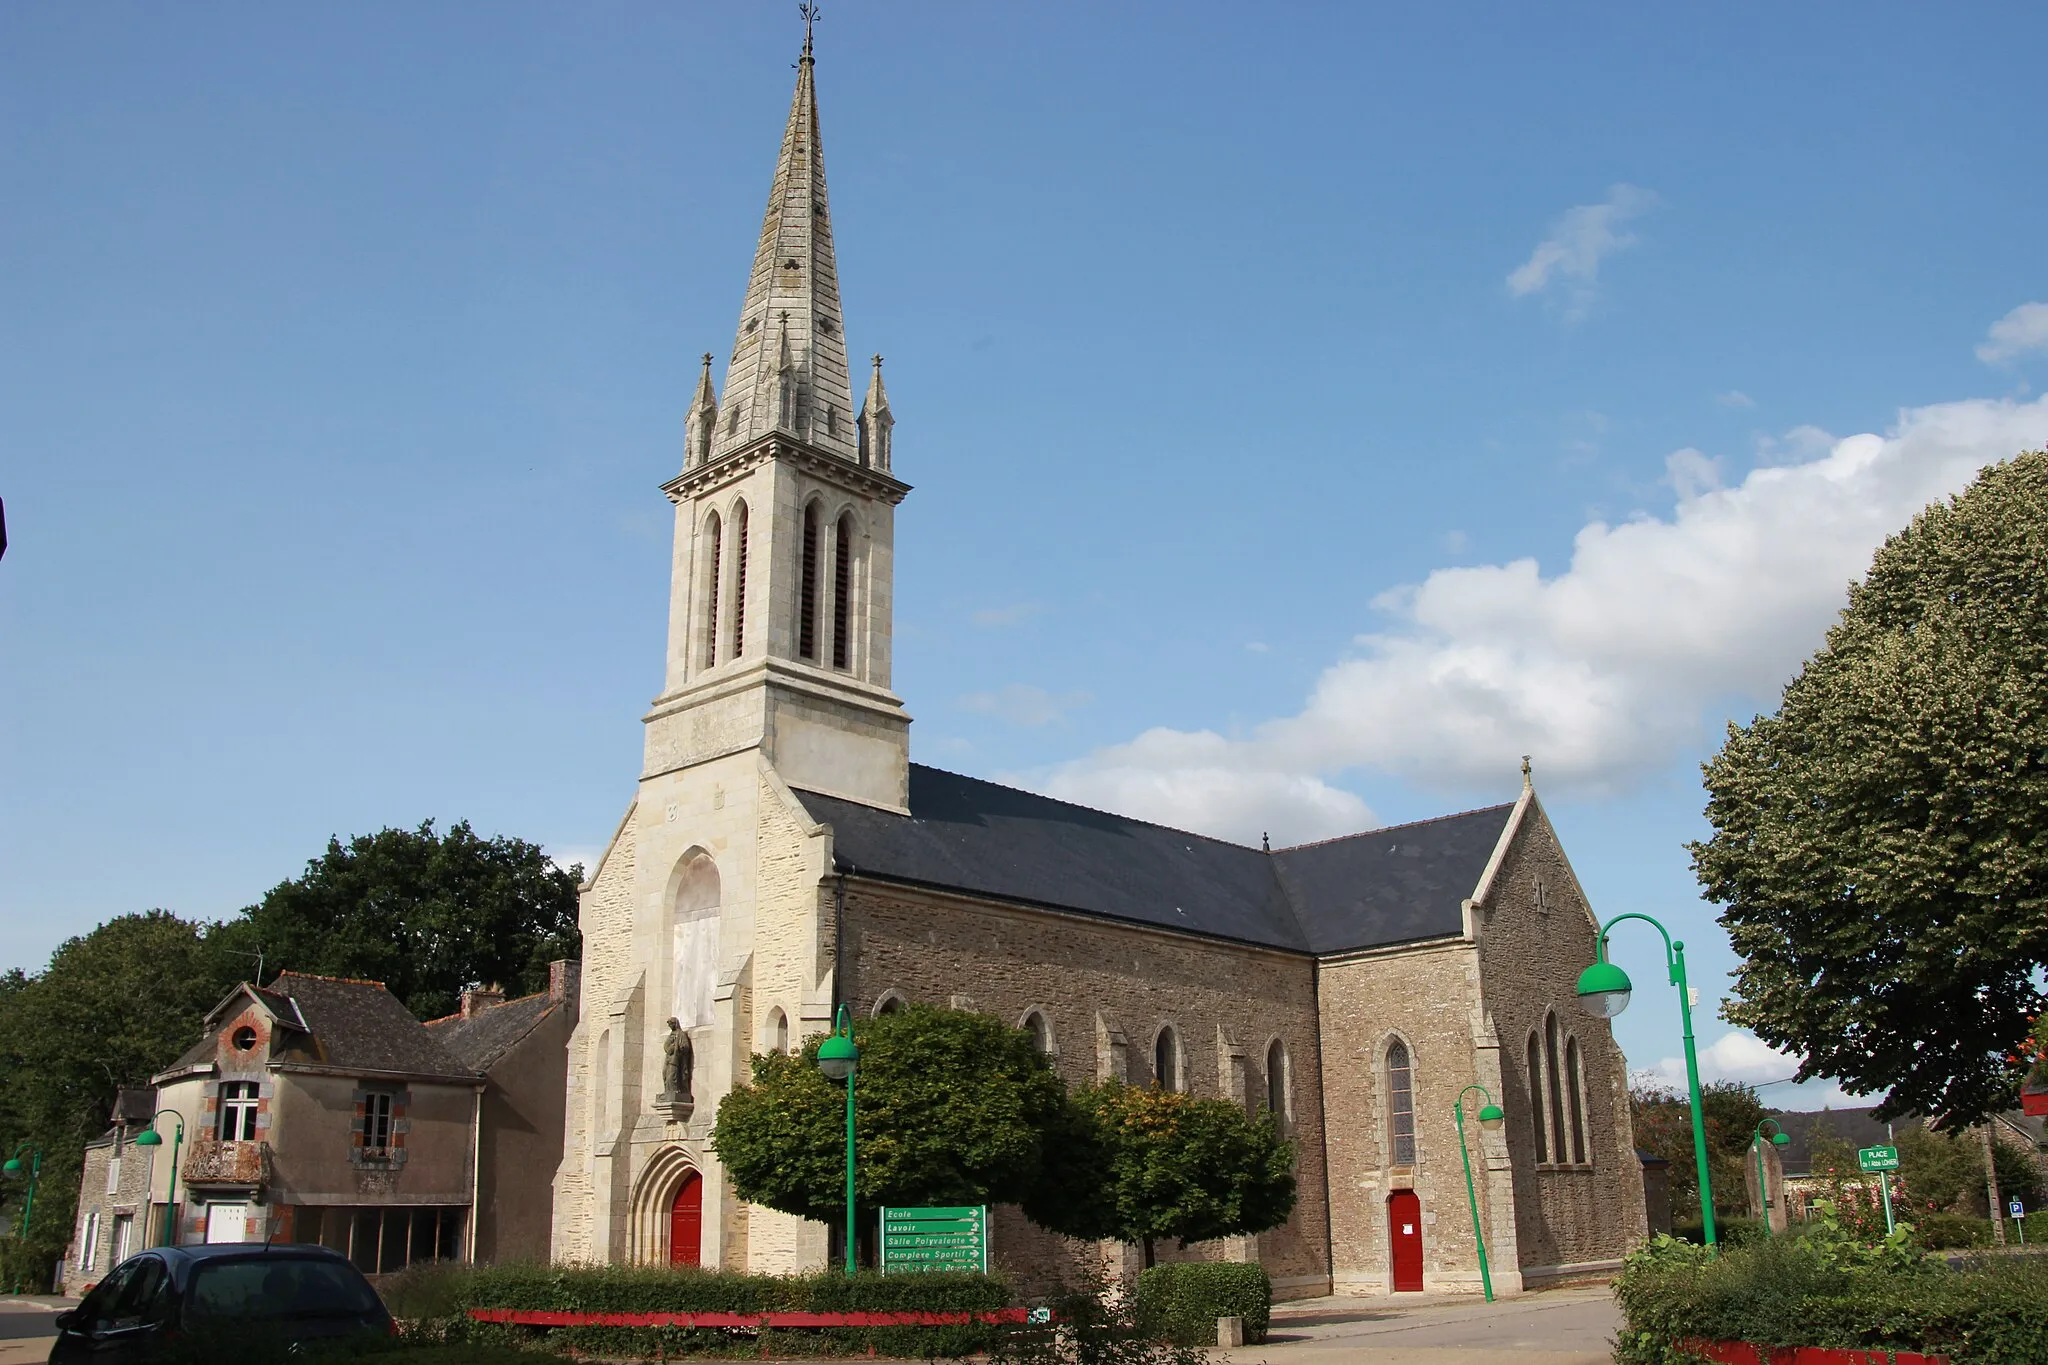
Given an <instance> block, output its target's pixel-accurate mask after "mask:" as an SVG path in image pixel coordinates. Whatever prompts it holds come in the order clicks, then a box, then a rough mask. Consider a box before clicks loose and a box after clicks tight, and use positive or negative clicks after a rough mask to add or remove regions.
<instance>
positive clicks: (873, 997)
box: [846, 878, 1329, 1297]
mask: <svg viewBox="0 0 2048 1365" xmlns="http://www.w3.org/2000/svg"><path fill="white" fill-rule="evenodd" d="M846 926H847V933H848V936H849V943H848V945H847V946H848V950H849V951H848V959H849V968H848V981H847V987H848V996H849V998H850V999H852V1000H853V1001H855V1002H856V1008H857V1009H859V1010H861V1011H862V1012H864V1013H867V1012H872V1011H873V1010H874V1008H875V1007H876V1006H877V1004H879V1003H880V1001H881V1000H882V999H883V998H884V997H885V996H887V995H890V994H895V995H899V996H901V997H903V998H905V999H908V1000H921V1001H928V1002H931V1003H934V1004H940V1005H948V1004H951V1005H958V1006H960V1007H963V1008H973V1009H978V1010H983V1011H986V1012H988V1013H990V1014H993V1015H995V1016H996V1017H998V1018H1000V1019H1002V1020H1003V1021H1004V1022H1006V1023H1012V1024H1015V1023H1019V1022H1021V1021H1022V1020H1023V1018H1024V1017H1025V1015H1026V1014H1027V1013H1029V1012H1031V1011H1033V1010H1036V1011H1038V1012H1039V1013H1041V1014H1042V1015H1043V1016H1044V1017H1045V1019H1046V1020H1047V1022H1048V1023H1049V1024H1050V1025H1051V1028H1052V1034H1053V1045H1054V1050H1055V1053H1056V1059H1057V1061H1056V1064H1057V1066H1058V1068H1059V1071H1060V1073H1061V1074H1062V1075H1063V1076H1065V1077H1066V1079H1067V1082H1068V1084H1069V1085H1078V1084H1082V1083H1085V1082H1092V1081H1095V1080H1097V1079H1099V1078H1100V1077H1102V1076H1103V1075H1105V1074H1108V1073H1109V1072H1111V1071H1112V1070H1114V1069H1116V1068H1118V1067H1119V1066H1120V1067H1121V1068H1122V1069H1123V1074H1124V1075H1125V1077H1126V1078H1127V1079H1129V1080H1131V1081H1133V1082H1136V1083H1144V1082H1146V1081H1148V1080H1150V1078H1151V1071H1152V1059H1153V1055H1154V1054H1153V1048H1154V1042H1155V1040H1156V1039H1157V1037H1158V1035H1159V1032H1160V1030H1161V1029H1162V1028H1163V1027H1165V1026H1168V1025H1171V1026H1172V1027H1173V1028H1174V1029H1175V1030H1176V1031H1177V1033H1178V1036H1179V1039H1180V1047H1181V1056H1182V1071H1183V1074H1184V1076H1185V1078H1186V1084H1185V1088H1186V1089H1188V1090H1190V1091H1191V1092H1192V1093H1194V1094H1197V1095H1206V1096H1212V1097H1214V1096H1220V1095H1228V1096H1230V1097H1231V1098H1233V1099H1236V1100H1239V1101H1240V1102H1255V1101H1257V1100H1260V1099H1263V1097H1264V1095H1265V1077H1264V1068H1265V1058H1266V1056H1267V1049H1268V1047H1269V1045H1270V1044H1271V1043H1272V1042H1273V1041H1274V1040H1275V1039H1278V1040H1280V1041H1282V1042H1283V1043H1284V1044H1285V1046H1286V1049H1287V1052H1288V1054H1289V1056H1290V1058H1291V1060H1292V1063H1293V1071H1294V1079H1293V1094H1292V1097H1291V1098H1292V1108H1293V1124H1292V1130H1293V1132H1294V1134H1295V1137H1296V1150H1297V1161H1296V1176H1297V1179H1298V1181H1299V1185H1300V1197H1299V1200H1298V1202H1297V1204H1296V1207H1295V1211H1294V1214H1293V1216H1292V1217H1291V1218H1290V1219H1289V1221H1288V1222H1287V1223H1286V1224H1284V1225H1283V1226H1281V1227H1279V1228H1277V1229H1275V1230H1273V1231H1271V1232H1268V1233H1265V1234H1262V1235H1261V1236H1259V1237H1257V1238H1255V1239H1230V1240H1229V1241H1227V1242H1226V1243H1224V1244H1205V1245H1200V1246H1196V1247H1192V1248H1189V1249H1188V1250H1187V1251H1186V1252H1185V1253H1183V1252H1181V1251H1180V1250H1179V1249H1178V1248H1176V1247H1174V1246H1173V1245H1172V1244H1170V1243H1169V1244H1162V1246H1161V1247H1160V1248H1159V1251H1160V1254H1161V1255H1162V1257H1163V1258H1164V1259H1181V1258H1183V1256H1185V1257H1186V1258H1188V1259H1239V1258H1245V1257H1249V1256H1256V1257H1257V1259H1258V1260H1259V1261H1261V1262H1262V1263H1263V1264H1264V1265H1265V1266H1266V1268H1267V1270H1268V1272H1269V1273H1270V1274H1271V1275H1272V1276H1273V1278H1274V1282H1275V1288H1276V1291H1277V1292H1278V1293H1279V1294H1280V1295H1281V1296H1283V1297H1300V1296H1303V1295H1309V1294H1320V1293H1324V1292H1327V1289H1328V1285H1329V1266H1328V1264H1327V1257H1326V1255H1325V1248H1326V1246H1327V1245H1328V1235H1327V1231H1326V1222H1325V1207H1326V1206H1325V1201H1324V1192H1323V1188H1322V1162H1321V1159H1320V1157H1321V1144H1322V1136H1323V1123H1322V1104H1321V1097H1320V1095H1319V1094H1318V1093H1317V1090H1316V1069H1315V1066H1314V1058H1315V1056H1316V1033H1315V1028H1316V1021H1315V1000H1314V990H1315V986H1314V973H1313V964H1312V963H1311V962H1310V961H1309V960H1308V959H1306V958H1301V957H1294V956H1290V955H1287V954H1283V953H1276V952H1270V951H1266V950H1263V949H1257V948H1251V947H1247V946H1243V945H1235V944H1228V943H1221V942H1217V941H1214V940H1206V939H1198V938H1194V937H1192V936H1181V935H1175V934H1168V933H1162V932H1158V931H1153V930H1147V929H1140V928H1136V927H1126V926H1121V925H1115V924H1109V923H1104V922H1101V921H1094V920H1088V919H1084V918H1081V917H1079V916H1070V915H1062V914H1058V913H1053V912H1046V911H1036V910H1031V909H1026V908H1022V907H1014V906H1005V905H1000V904H995V903H990V902H984V901H977V900H973V899H970V898H967V897H964V896H953V895H947V894H945V893H941V892H935V891H929V890H923V889H911V888H904V887H896V886H890V885H886V884H882V883H875V882H865V881H860V880H857V879H852V878H849V879H848V882H847V889H846ZM996 1239H997V1240H996V1247H995V1251H996V1258H997V1260H998V1261H999V1262H1001V1263H1003V1264H1006V1265H1009V1266H1011V1267H1012V1268H1014V1269H1019V1270H1023V1269H1042V1268H1044V1267H1046V1266H1057V1265H1062V1264H1064V1265H1066V1266H1078V1265H1080V1264H1082V1263H1084V1262H1087V1263H1090V1264H1094V1265H1098V1266H1099V1265H1100V1264H1101V1261H1100V1259H1099V1256H1100V1254H1101V1253H1100V1251H1099V1250H1098V1249H1097V1248H1095V1247H1093V1246H1089V1245H1083V1244H1079V1243H1071V1242H1065V1241H1064V1239H1060V1238H1055V1237H1053V1236H1051V1235H1050V1234H1047V1233H1044V1232H1042V1231H1041V1230H1038V1229H1034V1228H1031V1227H1030V1226H1029V1225H1028V1224H1026V1223H1025V1222H1024V1220H1023V1219H1022V1218H1021V1217H1018V1216H1016V1215H1015V1213H1014V1211H1013V1210H1005V1211H1003V1213H1001V1214H999V1215H998V1217H997V1222H996Z"/></svg>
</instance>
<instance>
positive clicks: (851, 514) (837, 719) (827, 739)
mask: <svg viewBox="0 0 2048 1365" xmlns="http://www.w3.org/2000/svg"><path fill="white" fill-rule="evenodd" d="M814 68H815V63H814V61H813V59H812V56H811V42H810V36H809V34H808V32H807V33H806V35H805V39H804V51H803V56H802V58H801V59H800V60H799V61H798V63H797V79H796V93H795V96H794V97H793V98H792V100H791V102H790V108H789V122H788V124H787V125H786V126H785V128H784V129H783V134H782V149H781V153H780V154H779V155H778V156H777V158H776V162H775V176H774V180H773V182H772V183H771V185H770V187H769V192H768V208H767V212H766V214H765V215H763V217H762V220H761V236H760V240H759V243H758V244H757V246H756V248H755V251H754V268H753V273H752V275H751V276H750V277H749V278H748V281H747V293H746V298H745V300H744V302H743V303H742V304H741V306H740V319H739V328H738V331H737V334H736V336H735V338H734V341H733V347H732V352H731V354H730V356H729V357H728V358H727V361H726V366H725V385H724V389H723V391H722V392H719V393H714V392H713V390H712V384H711V367H712V357H711V356H709V355H707V356H705V357H704V368H703V372H702V374H701V375H700V376H699V378H698V382H697V389H696V394H695V396H694V398H693V399H692V401H691V404H690V407H689V410H688V415H687V417H686V419H685V422H684V442H683V444H684V451H683V469H682V472H681V473H680V474H678V475H677V476H676V477H675V478H673V479H670V480H669V481H668V482H667V483H665V484H663V485H662V492H664V493H665V494H667V495H668V499H669V501H670V502H672V503H674V504H675V508H676V527H675V554H674V561H673V566H672V573H671V578H670V588H669V637H668V666H667V671H666V680H665V683H664V686H663V688H662V694H661V696H659V697H657V698H656V699H655V702H654V705H653V707H652V709H650V710H649V711H648V713H647V716H646V718H645V719H646V726H647V730H646V755H645V762H644V767H643V772H642V778H643V780H644V779H647V778H653V777H657V776H660V775H661V774H664V773H671V772H676V771H678V770H681V769H684V768H688V767H692V766H694V765H696V764H699V763H703V762H706V761H708V760H711V759H714V758H719V757H722V756H724V755H727V754H734V753H738V752H741V751H743V750H746V749H759V750H760V751H761V752H762V755H763V756H764V757H765V758H766V759H767V760H768V761H769V762H770V763H771V764H772V765H773V766H774V768H775V769H776V771H777V772H778V773H779V774H780V775H781V777H782V778H783V780H785V781H786V782H788V783H789V784H790V785H792V786H795V787H804V788H809V789H812V790H816V791H823V792H829V793H831V794H833V795H835V796H843V797H847V798H849V799H851V800H855V801H860V802H864V803H866V804H869V805H875V806H882V807H886V808H889V809H892V810H903V809H905V808H906V803H907V801H908V797H909V762H910V750H909V733H910V717H909V715H908V714H906V713H905V711H904V709H903V702H902V700H901V699H900V698H899V697H897V696H896V694H895V693H894V692H893V691H891V690H890V678H889V666H890V609H891V602H892V592H891V584H892V579H893V571H894V554H893V552H894V545H895V510H896V504H898V503H899V502H901V501H902V500H903V498H904V495H905V494H907V493H909V491H910V486H909V485H908V484H905V483H902V482H900V481H899V480H897V478H896V477H895V476H894V474H893V473H891V471H890V432H891V428H892V427H893V426H894V424H895V419H894V417H893V416H892V415H891V413H890V411H889V400H888V395H887V394H886V393H885V392H884V390H883V388H882V369H881V357H880V356H876V357H875V358H874V369H873V376H872V378H871V380H870V382H869V384H868V389H867V395H866V400H865V402H864V404H863V406H862V409H861V410H860V411H859V412H858V413H856V412H855V410H854V406H853V395H852V385H851V382H850V376H849V374H848V366H847V355H846V339H845V332H844V326H843V323H842V320H841V316H840V307H839V273H838V266H837V263H836V261H835V259H834V256H833V250H832V215H831V206H830V201H829V199H828V197H827V195H826V191H825V159H824V152H823V148H822V147H821V146H820V143H819V137H818V103H817V95H816V90H815V87H814V84H813V72H814Z"/></svg>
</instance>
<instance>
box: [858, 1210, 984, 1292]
mask: <svg viewBox="0 0 2048 1365" xmlns="http://www.w3.org/2000/svg"><path fill="white" fill-rule="evenodd" d="M987 1269H988V1206H987V1205H972V1206H958V1207H951V1208H928V1209H890V1208H885V1209H883V1210H882V1273H883V1274H884V1275H903V1274H915V1273H919V1272H923V1271H932V1270H987Z"/></svg>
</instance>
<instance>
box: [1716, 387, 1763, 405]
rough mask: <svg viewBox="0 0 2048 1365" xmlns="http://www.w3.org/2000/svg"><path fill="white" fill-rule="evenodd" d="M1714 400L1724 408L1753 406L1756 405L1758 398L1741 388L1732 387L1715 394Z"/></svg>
mask: <svg viewBox="0 0 2048 1365" xmlns="http://www.w3.org/2000/svg"><path fill="white" fill-rule="evenodd" d="M1714 401H1715V402H1716V403H1719V404H1720V405H1721V406H1722V407H1724V408H1753V407H1755V406H1756V400H1755V399H1754V398H1751V397H1750V396H1749V395H1748V394H1746V393H1744V392H1743V391H1742V390H1741V389H1730V390H1728V392H1726V393H1717V394H1715V395H1714Z"/></svg>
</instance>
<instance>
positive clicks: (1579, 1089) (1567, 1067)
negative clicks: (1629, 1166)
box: [1564, 1038, 1586, 1166]
mask: <svg viewBox="0 0 2048 1365" xmlns="http://www.w3.org/2000/svg"><path fill="white" fill-rule="evenodd" d="M1582 1094H1583V1085H1582V1078H1581V1076H1580V1075H1579V1040H1578V1039H1576V1038H1567V1039H1565V1044H1564V1102H1565V1107H1566V1109H1567V1110H1568V1111H1569V1112H1570V1114H1571V1120H1572V1124H1571V1128H1572V1160H1573V1161H1574V1162H1576V1163H1578V1164H1579V1165H1581V1166H1583V1165H1585V1164H1586V1107H1585V1101H1584V1100H1583V1099H1582V1098H1581V1096H1582Z"/></svg>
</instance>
